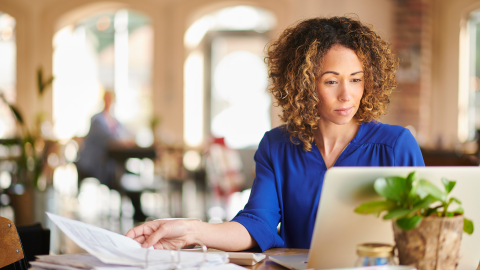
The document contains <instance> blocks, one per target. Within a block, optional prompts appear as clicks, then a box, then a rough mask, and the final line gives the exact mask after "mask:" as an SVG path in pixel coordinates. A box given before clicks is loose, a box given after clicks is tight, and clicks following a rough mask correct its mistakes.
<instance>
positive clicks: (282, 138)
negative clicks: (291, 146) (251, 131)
mask: <svg viewBox="0 0 480 270" xmlns="http://www.w3.org/2000/svg"><path fill="white" fill-rule="evenodd" d="M265 137H266V138H267V139H268V141H269V143H270V144H276V143H291V142H290V134H289V133H288V131H287V128H286V126H285V125H281V126H278V127H276V128H273V129H271V130H269V131H267V132H266V133H265V136H264V138H265Z"/></svg>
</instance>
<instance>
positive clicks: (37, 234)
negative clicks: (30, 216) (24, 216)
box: [17, 223, 50, 262]
mask: <svg viewBox="0 0 480 270" xmlns="http://www.w3.org/2000/svg"><path fill="white" fill-rule="evenodd" d="M17 231H18V235H19V236H20V241H21V242H22V244H23V245H24V247H25V248H24V250H23V252H24V254H25V259H26V260H27V262H31V261H34V260H35V256H37V255H48V254H49V253H50V230H49V229H44V228H42V225H41V224H40V223H36V224H33V225H30V226H22V227H17Z"/></svg>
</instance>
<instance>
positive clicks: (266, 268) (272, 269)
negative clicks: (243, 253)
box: [243, 248, 308, 270]
mask: <svg viewBox="0 0 480 270" xmlns="http://www.w3.org/2000/svg"><path fill="white" fill-rule="evenodd" d="M263 254H265V255H267V257H266V258H265V260H263V261H261V262H259V263H257V264H256V265H253V266H243V267H246V268H248V269H253V270H285V269H287V268H285V267H283V266H281V265H279V264H276V263H274V262H272V261H270V260H269V258H268V256H270V255H298V254H308V249H300V248H271V249H269V250H267V251H265V252H263Z"/></svg>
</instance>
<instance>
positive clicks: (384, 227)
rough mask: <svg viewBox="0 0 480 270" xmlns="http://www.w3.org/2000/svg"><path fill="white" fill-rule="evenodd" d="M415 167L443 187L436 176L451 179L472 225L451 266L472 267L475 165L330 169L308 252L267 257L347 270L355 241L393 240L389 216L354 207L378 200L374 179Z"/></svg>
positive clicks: (479, 214) (479, 223)
mask: <svg viewBox="0 0 480 270" xmlns="http://www.w3.org/2000/svg"><path fill="white" fill-rule="evenodd" d="M412 171H416V172H417V174H418V177H419V178H423V179H427V180H429V181H431V182H432V183H434V184H435V185H437V186H438V187H439V188H441V189H443V185H442V183H441V178H442V177H446V178H447V179H449V180H456V181H457V184H456V186H455V188H454V189H453V191H452V192H451V193H450V194H451V196H454V197H456V198H459V199H460V200H461V201H462V206H463V208H464V210H465V216H466V217H467V218H469V219H471V220H472V221H473V223H474V226H476V230H475V231H474V233H473V234H472V235H468V234H463V236H462V245H461V247H460V256H461V258H460V262H459V264H458V267H457V270H472V269H477V266H478V265H479V261H480V167H335V168H332V169H329V170H328V171H327V172H326V174H325V178H324V183H323V189H322V194H321V196H320V203H319V206H318V210H317V218H316V222H315V228H314V231H313V237H312V242H311V244H310V251H309V254H308V255H307V254H305V255H272V256H269V258H270V260H272V261H274V262H276V263H278V264H280V265H282V266H284V267H287V268H289V269H307V268H315V269H335V268H351V267H353V266H354V264H355V261H356V260H357V257H358V256H357V254H356V247H357V245H358V244H361V243H372V242H377V243H387V244H392V245H394V244H395V241H394V238H393V229H392V221H391V220H383V219H382V218H377V217H375V216H374V215H360V214H357V213H355V212H354V209H355V208H356V207H357V206H359V205H360V204H362V203H364V202H368V201H371V200H381V199H382V197H380V196H379V195H377V194H376V192H375V191H374V189H373V182H374V181H375V179H377V178H379V177H388V176H398V175H400V176H404V177H406V176H407V175H408V174H409V173H410V172H412Z"/></svg>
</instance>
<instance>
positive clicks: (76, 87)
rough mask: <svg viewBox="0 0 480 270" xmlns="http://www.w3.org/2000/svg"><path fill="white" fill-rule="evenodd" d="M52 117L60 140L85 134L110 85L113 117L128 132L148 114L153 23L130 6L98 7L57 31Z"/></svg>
mask: <svg viewBox="0 0 480 270" xmlns="http://www.w3.org/2000/svg"><path fill="white" fill-rule="evenodd" d="M53 46H54V55H53V64H54V67H53V71H54V76H55V81H54V84H53V118H54V131H55V134H56V136H57V137H58V138H59V139H68V138H71V137H74V136H85V135H86V134H87V133H88V129H89V127H90V118H91V117H92V116H93V115H94V114H95V113H98V112H100V111H101V110H102V109H103V100H102V96H103V93H104V91H106V90H114V91H115V93H116V104H115V107H114V115H115V117H116V118H117V119H118V120H119V121H120V122H121V123H122V124H124V125H125V126H127V127H128V128H129V129H130V130H131V131H132V132H135V133H142V132H143V131H145V130H148V127H149V124H150V121H151V117H152V110H153V108H152V106H153V104H152V102H151V96H152V83H151V77H152V74H151V68H152V60H153V28H152V26H151V25H150V20H149V18H148V17H146V16H144V15H143V14H140V13H137V12H135V11H132V10H118V11H110V12H103V13H99V14H95V15H92V16H90V17H87V18H84V19H82V20H80V21H78V22H77V23H75V24H71V25H69V26H67V27H65V28H63V29H61V30H59V31H58V32H57V33H56V34H55V37H54V40H53Z"/></svg>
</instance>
